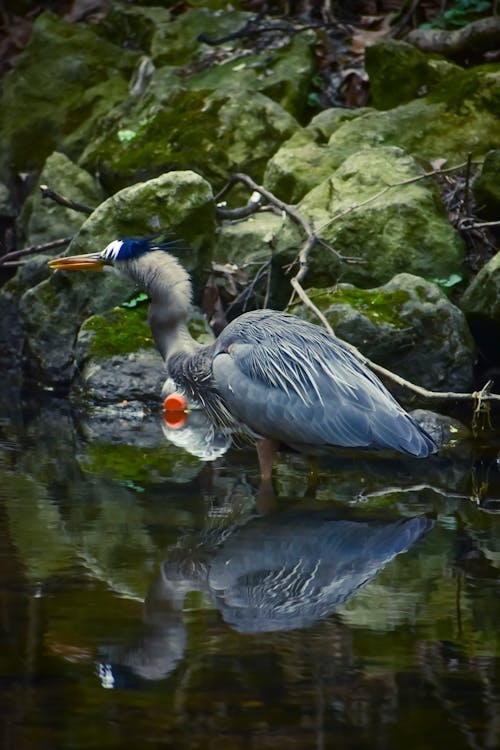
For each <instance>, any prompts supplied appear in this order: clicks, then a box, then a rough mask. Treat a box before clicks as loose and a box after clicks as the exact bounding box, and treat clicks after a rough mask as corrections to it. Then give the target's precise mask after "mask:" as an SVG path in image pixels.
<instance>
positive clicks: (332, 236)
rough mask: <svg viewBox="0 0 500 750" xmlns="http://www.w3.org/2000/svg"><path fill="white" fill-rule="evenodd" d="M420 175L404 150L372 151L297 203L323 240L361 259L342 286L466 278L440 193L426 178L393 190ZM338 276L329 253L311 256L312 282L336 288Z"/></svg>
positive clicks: (347, 269)
mask: <svg viewBox="0 0 500 750" xmlns="http://www.w3.org/2000/svg"><path fill="white" fill-rule="evenodd" d="M421 174H422V169H421V168H420V167H419V166H418V165H417V164H416V162H415V161H414V160H413V159H412V158H411V157H410V156H408V155H407V154H406V153H405V152H404V151H403V150H402V149H399V148H395V147H380V148H377V149H366V150H364V151H359V152H358V153H356V154H354V155H353V156H351V157H350V158H348V159H346V160H345V162H344V163H343V164H342V166H341V167H340V168H339V169H337V171H336V172H335V173H334V174H332V176H331V177H329V178H328V179H326V180H324V181H323V182H322V183H321V184H320V185H318V186H317V187H316V188H314V189H313V190H311V191H310V192H309V193H308V194H307V195H306V196H305V197H304V198H303V200H302V201H301V202H300V203H299V204H298V210H299V212H300V213H301V214H302V215H303V216H305V217H306V218H308V219H309V220H310V221H311V222H312V223H313V225H314V227H315V228H316V230H317V231H318V233H319V235H320V236H321V238H322V239H324V240H325V241H326V242H328V243H329V244H330V245H331V246H332V247H333V248H334V249H335V250H337V251H338V252H339V253H341V254H342V255H348V256H352V257H354V258H359V259H362V263H356V264H347V263H344V264H342V267H341V274H342V278H343V280H345V281H349V282H351V283H354V284H356V285H358V286H364V287H367V286H372V285H374V284H381V283H384V282H386V281H388V280H389V279H390V278H391V277H392V276H393V275H394V274H395V273H398V272H401V271H408V272H409V273H414V274H417V275H421V276H430V275H432V276H433V277H436V278H441V277H447V276H449V274H451V273H461V270H462V263H463V259H464V246H463V242H462V240H461V238H460V236H459V234H458V232H456V231H455V230H454V229H453V228H452V227H451V225H450V223H449V221H448V217H447V215H446V213H445V211H444V207H443V205H442V202H441V199H440V196H439V194H438V192H437V190H436V189H435V187H434V186H433V185H432V184H431V183H429V182H428V181H424V180H416V181H415V182H408V184H401V185H398V186H397V187H395V188H394V189H390V188H388V187H387V186H388V185H391V184H394V183H402V182H405V181H406V180H408V181H410V180H412V179H413V178H416V177H418V176H419V175H421ZM371 198H373V200H369V199H371ZM360 204H361V205H360ZM354 207H357V208H356V209H355V210H354ZM287 231H288V230H284V231H283V233H282V238H281V239H282V241H283V242H286V233H287ZM291 231H292V232H293V233H296V229H295V228H293V230H291ZM296 247H297V246H296ZM295 252H296V250H295ZM339 274H340V264H339V263H338V262H337V261H336V260H335V258H333V257H332V254H331V252H330V251H329V250H328V249H326V248H322V247H316V248H315V249H314V250H313V251H312V252H311V254H310V269H309V275H308V280H309V281H310V283H312V284H316V285H325V283H333V282H334V281H335V280H336V279H337V278H338V277H339ZM313 279H314V280H313Z"/></svg>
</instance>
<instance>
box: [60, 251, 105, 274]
mask: <svg viewBox="0 0 500 750" xmlns="http://www.w3.org/2000/svg"><path fill="white" fill-rule="evenodd" d="M47 263H48V264H49V266H50V267H51V268H52V270H54V271H55V270H56V269H59V270H60V271H102V269H103V268H104V266H105V265H106V261H105V260H104V258H103V257H102V256H101V254H100V253H87V254H86V255H69V256H68V257H67V258H51V260H49V261H47Z"/></svg>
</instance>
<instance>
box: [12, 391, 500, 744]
mask: <svg viewBox="0 0 500 750" xmlns="http://www.w3.org/2000/svg"><path fill="white" fill-rule="evenodd" d="M497 447H498V446H495V445H494V444H493V440H488V441H485V445H484V446H483V447H481V446H475V447H471V446H463V447H462V448H461V449H460V450H459V451H457V452H456V453H455V454H450V455H449V456H447V457H444V458H440V459H431V460H429V461H397V462H396V461H381V460H379V461H377V462H373V461H372V462H370V461H369V460H368V459H366V458H364V457H361V456H357V457H356V456H355V457H354V458H351V459H349V460H347V459H340V458H337V459H335V458H331V459H328V461H325V462H323V463H322V464H321V465H320V472H319V479H318V483H317V486H316V487H315V488H311V487H310V486H308V481H307V470H306V467H305V466H304V464H303V462H302V460H301V459H300V458H299V457H293V456H283V457H281V458H280V461H279V465H278V467H277V473H276V489H277V496H276V498H272V497H271V496H270V495H269V493H266V492H263V491H259V481H258V471H257V462H256V458H255V455H254V453H253V451H252V450H251V449H244V450H240V451H235V450H230V451H229V452H228V453H227V454H226V455H225V456H224V457H222V458H221V459H219V460H218V461H216V462H215V463H212V464H203V463H202V462H201V461H199V460H198V459H197V458H195V457H193V456H189V457H187V456H186V454H185V453H184V451H183V450H182V449H181V448H180V447H176V446H172V445H169V444H167V443H166V442H165V440H164V437H163V435H162V431H161V427H160V424H159V421H158V419H157V418H155V417H153V418H152V419H151V420H146V421H141V420H140V419H139V418H137V419H136V420H135V419H134V418H133V416H132V418H131V416H130V414H128V416H127V418H121V417H120V414H114V415H111V417H110V416H109V415H102V414H97V415H95V417H94V418H93V419H92V420H89V419H85V420H83V421H82V420H80V421H79V420H78V419H75V417H74V415H73V414H72V412H71V409H70V407H69V405H68V404H67V403H65V402H61V401H57V400H53V401H45V402H44V403H43V404H42V403H38V402H37V399H36V398H35V399H34V403H31V404H30V405H29V407H27V406H24V407H22V406H21V405H20V404H18V403H16V402H15V399H13V400H10V401H9V399H5V404H4V407H3V416H2V419H1V424H0V514H1V523H0V635H1V649H0V714H1V721H0V733H1V737H0V745H1V747H2V748H9V749H10V748H15V749H16V750H24V748H27V749H30V748H37V749H38V748H51V749H52V748H138V747H139V748H142V747H154V748H179V749H181V750H182V749H183V748H217V749H218V750H219V749H221V748H222V749H224V748H231V749H232V748H279V747H281V746H282V747H285V746H286V747H287V748H300V749H301V750H302V748H304V749H305V748H315V749H317V750H321V749H322V748H339V749H341V750H343V749H344V748H352V749H358V748H360V749H361V748H367V750H368V748H370V749H373V748H397V749H398V750H399V749H400V748H403V749H404V750H417V749H418V750H421V749H422V750H423V749H426V748H432V749H434V748H440V747H441V746H442V747H452V748H453V749H454V750H461V749H462V748H473V749H475V748H498V747H500V668H499V667H500V661H499V652H500V596H499V593H500V574H499V567H500V533H499V532H500V515H499V511H500V475H499V467H498V464H497V461H496V456H497Z"/></svg>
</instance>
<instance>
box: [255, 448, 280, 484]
mask: <svg viewBox="0 0 500 750" xmlns="http://www.w3.org/2000/svg"><path fill="white" fill-rule="evenodd" d="M277 450H278V443H277V442H276V440H270V439H268V438H266V439H265V440H258V441H257V455H258V457H259V466H260V476H261V479H263V480H266V481H267V480H270V479H271V477H272V475H273V460H274V454H275V453H276V451H277Z"/></svg>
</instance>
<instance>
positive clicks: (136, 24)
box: [94, 2, 172, 55]
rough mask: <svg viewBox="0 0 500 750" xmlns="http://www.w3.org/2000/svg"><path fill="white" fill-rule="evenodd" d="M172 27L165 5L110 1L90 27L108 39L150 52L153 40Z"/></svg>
mask: <svg viewBox="0 0 500 750" xmlns="http://www.w3.org/2000/svg"><path fill="white" fill-rule="evenodd" d="M171 26H172V14H171V12H170V10H169V9H168V8H162V7H158V6H148V5H139V4H137V3H134V4H129V3H121V2H118V3H117V2H114V3H112V4H111V6H110V7H109V9H108V11H107V13H106V14H105V16H104V17H103V18H102V19H101V20H100V21H99V22H98V23H97V24H95V25H94V30H95V31H96V33H97V34H99V36H102V37H104V38H105V39H106V40H107V41H108V42H111V43H112V44H116V45H117V46H119V47H121V48H125V49H133V50H137V51H141V52H143V53H145V54H148V55H149V54H150V52H151V47H152V43H153V39H154V38H155V37H159V36H161V35H162V34H164V33H166V30H169V29H170V28H171Z"/></svg>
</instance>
